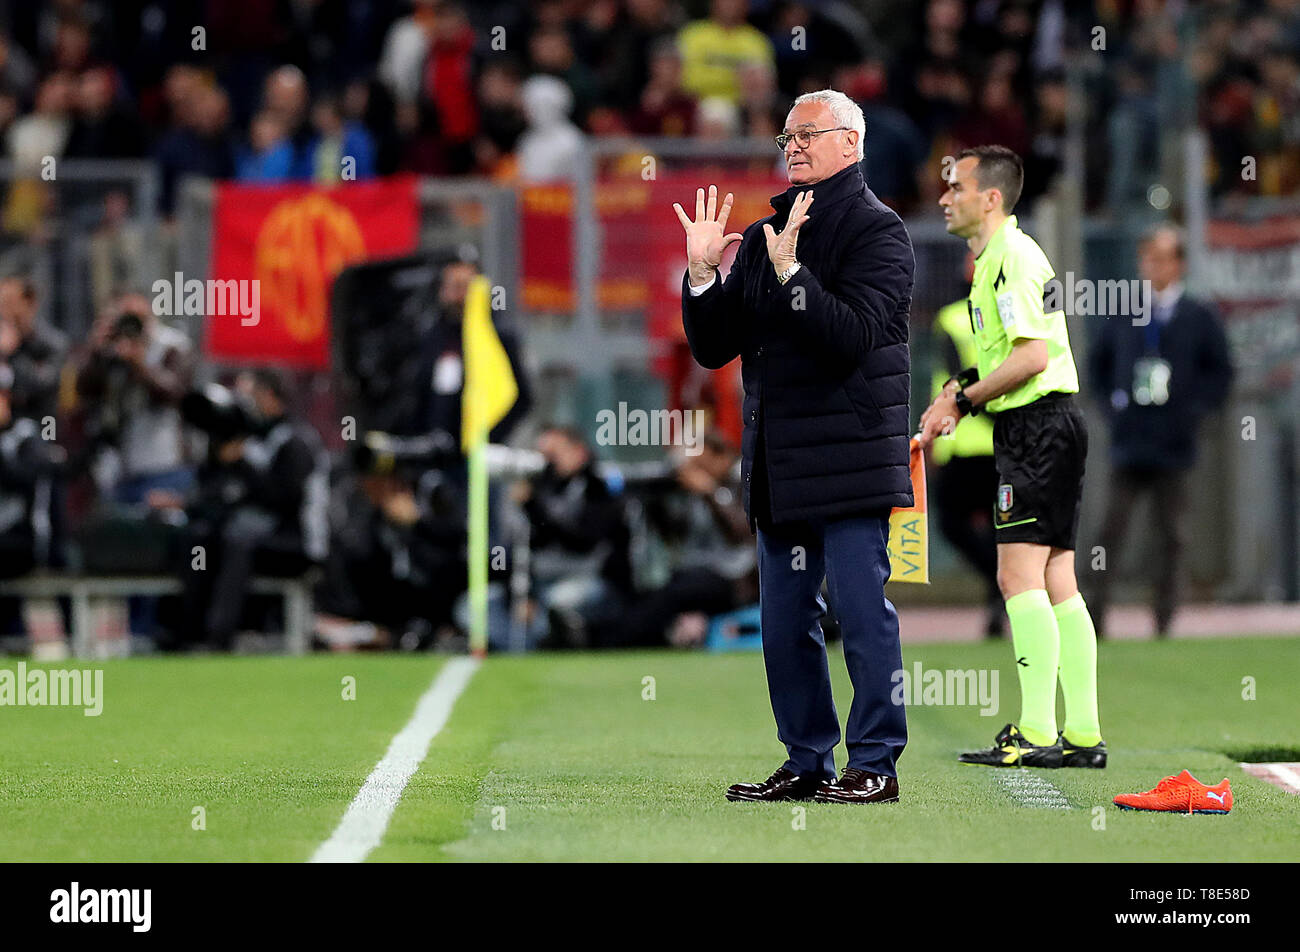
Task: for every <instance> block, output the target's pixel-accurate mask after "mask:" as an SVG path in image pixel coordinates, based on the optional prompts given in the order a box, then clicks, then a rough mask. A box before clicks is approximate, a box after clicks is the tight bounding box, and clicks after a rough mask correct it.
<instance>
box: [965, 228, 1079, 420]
mask: <svg viewBox="0 0 1300 952" xmlns="http://www.w3.org/2000/svg"><path fill="white" fill-rule="evenodd" d="M1055 276H1056V272H1055V271H1053V270H1052V265H1051V263H1050V262H1049V261H1048V260H1047V255H1045V254H1043V249H1042V248H1040V247H1038V242H1036V241H1034V239H1032V238H1030V237H1029V236H1028V235H1026V234H1025V233H1024V232H1023V231H1021V230H1020V227H1019V226H1018V225H1017V224H1016V216H1015V215H1010V216H1008V217H1007V220H1006V221H1004V222H1003V223H1002V224H1001V226H1000V227H999V228H998V230H997V231H996V232H994V233H993V237H992V238H991V239H990V240H989V243H988V245H986V246H985V248H984V250H983V251H982V252H980V255H979V257H978V258H976V259H975V278H974V280H973V281H972V282H971V289H970V297H969V298H968V299H967V306H968V307H969V311H970V321H971V328H972V330H974V332H975V340H976V342H977V343H978V344H979V362H978V366H979V372H980V379H981V380H982V379H983V378H985V377H987V376H988V375H989V374H991V373H992V372H993V371H994V369H996V368H997V367H998V365H999V364H1001V363H1002V362H1003V361H1004V360H1006V359H1007V357H1008V356H1010V354H1011V346H1012V344H1014V343H1015V342H1016V341H1017V340H1020V339H1022V338H1028V339H1034V340H1045V341H1047V367H1046V369H1044V370H1043V372H1042V373H1040V374H1035V375H1034V376H1033V377H1030V378H1029V379H1028V380H1026V381H1025V382H1024V383H1022V384H1021V385H1020V386H1018V387H1016V388H1015V389H1014V390H1011V391H1008V392H1007V393H1004V394H1003V395H1002V396H1000V397H995V398H994V399H992V400H990V401H989V402H988V403H986V404H984V406H983V408H982V409H984V410H987V411H988V412H990V413H1001V412H1002V411H1003V410H1010V409H1012V408H1013V407H1023V406H1024V405H1025V404H1027V403H1033V402H1034V401H1035V400H1037V399H1038V398H1039V397H1041V396H1044V395H1045V394H1048V393H1052V392H1060V393H1078V392H1079V374H1078V371H1077V370H1075V366H1074V354H1073V353H1072V352H1071V351H1070V335H1069V334H1068V333H1067V331H1066V328H1065V312H1064V311H1059V310H1058V311H1053V312H1052V313H1050V314H1047V313H1044V312H1043V289H1044V288H1045V287H1046V285H1047V282H1048V281H1050V280H1052V278H1054V277H1055Z"/></svg>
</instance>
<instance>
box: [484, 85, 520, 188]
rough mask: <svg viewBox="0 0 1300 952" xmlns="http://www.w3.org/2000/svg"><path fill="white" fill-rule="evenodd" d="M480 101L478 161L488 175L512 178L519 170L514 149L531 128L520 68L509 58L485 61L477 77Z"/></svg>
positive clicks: (505, 178) (496, 177)
mask: <svg viewBox="0 0 1300 952" xmlns="http://www.w3.org/2000/svg"><path fill="white" fill-rule="evenodd" d="M478 100H479V135H478V138H477V140H476V141H475V144H474V157H475V161H476V162H477V163H478V166H479V167H480V168H481V169H483V170H484V171H485V172H486V173H487V174H488V176H489V177H491V178H495V179H500V180H504V181H510V180H513V179H514V177H515V176H516V174H517V171H518V168H517V165H516V162H515V158H514V152H515V149H516V148H517V146H518V143H519V138H520V136H522V135H523V133H524V130H525V129H526V128H527V127H528V124H527V122H526V121H525V119H524V104H523V81H522V80H521V78H520V76H519V69H518V67H517V66H516V65H515V64H514V63H513V62H510V61H507V62H488V63H486V64H484V66H483V71H482V73H481V74H480V75H479V80H478Z"/></svg>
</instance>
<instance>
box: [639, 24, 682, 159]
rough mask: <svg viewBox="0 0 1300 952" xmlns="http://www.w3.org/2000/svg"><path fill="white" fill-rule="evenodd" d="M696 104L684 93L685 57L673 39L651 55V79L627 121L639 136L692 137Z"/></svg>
mask: <svg viewBox="0 0 1300 952" xmlns="http://www.w3.org/2000/svg"><path fill="white" fill-rule="evenodd" d="M695 107H696V103H695V100H694V99H693V98H692V97H691V96H688V95H687V94H686V91H685V90H683V89H682V55H681V53H680V52H679V51H678V49H677V44H676V42H675V41H673V40H671V39H662V40H659V41H658V42H657V43H656V44H655V46H654V48H653V49H652V50H651V51H650V59H649V79H648V81H647V82H646V83H645V85H644V88H643V89H642V92H641V94H640V99H639V100H638V104H637V107H636V110H635V111H634V112H633V113H632V116H631V118H630V119H629V121H628V125H629V127H630V129H631V130H632V131H633V132H635V133H637V134H639V135H649V136H689V135H693V134H694V132H695Z"/></svg>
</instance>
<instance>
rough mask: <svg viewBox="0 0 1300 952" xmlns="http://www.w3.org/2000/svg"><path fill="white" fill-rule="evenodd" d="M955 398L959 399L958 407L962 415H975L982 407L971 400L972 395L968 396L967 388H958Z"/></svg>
mask: <svg viewBox="0 0 1300 952" xmlns="http://www.w3.org/2000/svg"><path fill="white" fill-rule="evenodd" d="M953 399H954V400H956V401H957V409H958V410H959V411H960V412H961V415H962V416H974V415H975V414H977V413H979V412H980V408H979V407H977V406H975V404H973V403H971V402H970V397H968V396H966V391H965V390H958V391H957V392H956V393H955V394H953Z"/></svg>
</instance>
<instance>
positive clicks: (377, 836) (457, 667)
mask: <svg viewBox="0 0 1300 952" xmlns="http://www.w3.org/2000/svg"><path fill="white" fill-rule="evenodd" d="M478 666H479V661H478V659H477V658H453V659H452V660H450V661H448V662H447V663H446V664H445V665H443V667H442V670H441V671H439V672H438V676H437V677H436V678H434V679H433V684H431V685H430V686H429V689H428V690H427V691H425V692H424V694H423V695H421V696H420V700H419V703H418V704H416V706H415V713H414V714H412V715H411V719H410V720H409V721H407V722H406V726H405V727H403V728H402V729H401V730H400V731H399V732H398V734H397V736H396V737H394V738H393V741H392V743H391V744H389V745H388V752H387V753H385V754H384V759H383V760H381V761H379V763H378V764H376V765H375V769H374V770H372V771H370V776H369V777H367V778H366V782H365V783H364V784H362V785H361V789H360V790H359V791H358V792H357V795H356V797H354V798H353V800H352V802H351V803H350V804H349V805H348V809H347V812H346V813H344V814H343V819H342V820H340V821H339V825H338V828H337V829H335V831H334V833H333V834H332V835H331V836H330V838H329V839H328V840H326V841H325V842H324V843H322V844H321V845H320V846H319V847H318V848H317V850H316V852H315V854H314V855H313V856H312V858H311V859H310V860H308V862H310V863H359V862H361V861H362V860H363V859H365V858H366V857H367V856H368V855H369V854H370V851H371V850H373V849H374V848H375V847H376V846H378V845H379V841H380V840H382V839H383V838H384V831H385V830H386V829H388V821H389V820H390V819H392V816H393V810H395V809H396V808H397V801H398V800H400V799H401V798H402V791H403V790H405V789H406V784H407V781H409V780H410V779H411V776H412V775H413V774H414V773H415V771H416V769H417V768H418V767H419V766H420V763H421V761H423V760H424V757H425V755H426V754H427V753H428V752H429V744H430V743H432V742H433V738H434V737H436V736H437V734H438V732H439V731H440V730H442V728H443V726H444V725H445V724H446V723H447V718H448V717H450V716H451V709H452V707H453V706H454V705H455V703H456V699H457V698H458V697H460V695H461V692H462V691H464V690H465V687H466V685H468V684H469V680H470V678H471V677H473V675H474V672H475V671H476V670H478Z"/></svg>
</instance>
